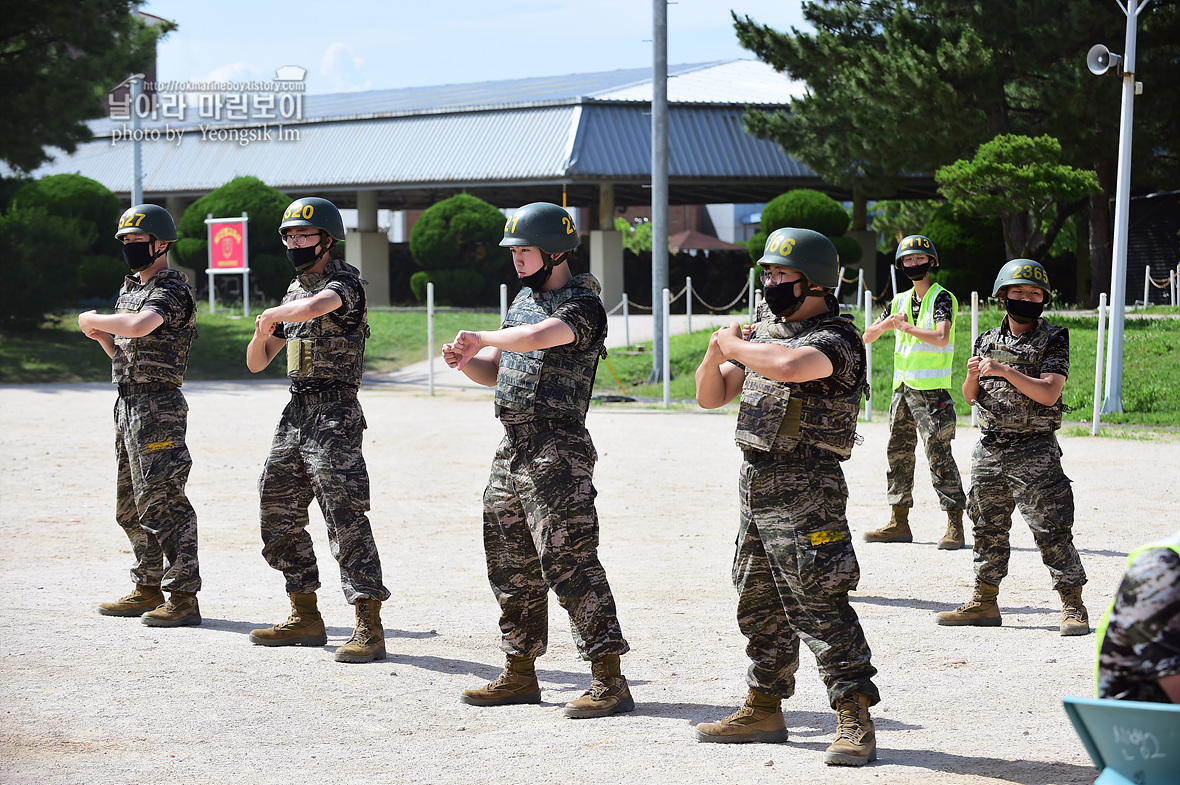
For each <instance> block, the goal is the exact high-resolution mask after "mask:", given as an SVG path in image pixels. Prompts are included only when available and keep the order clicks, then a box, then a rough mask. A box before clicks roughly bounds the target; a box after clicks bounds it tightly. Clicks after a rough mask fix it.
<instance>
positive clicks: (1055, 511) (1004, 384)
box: [936, 259, 1090, 635]
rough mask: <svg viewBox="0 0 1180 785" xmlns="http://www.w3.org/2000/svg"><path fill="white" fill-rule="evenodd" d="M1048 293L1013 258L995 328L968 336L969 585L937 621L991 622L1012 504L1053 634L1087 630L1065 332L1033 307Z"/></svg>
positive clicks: (1040, 270)
mask: <svg viewBox="0 0 1180 785" xmlns="http://www.w3.org/2000/svg"><path fill="white" fill-rule="evenodd" d="M1051 295H1052V291H1051V290H1050V288H1049V276H1048V274H1047V273H1046V272H1045V268H1044V267H1042V266H1041V265H1040V264H1039V263H1037V262H1034V261H1032V260H1030V259H1013V260H1012V261H1010V262H1008V263H1007V264H1005V265H1004V266H1003V267H1002V268H1001V269H1000V272H999V275H997V276H996V283H995V286H994V287H993V289H992V296H993V297H998V298H999V299H1000V300H1001V301H1002V302H1003V303H1004V307H1005V309H1006V310H1007V312H1008V313H1007V316H1005V317H1004V320H1003V322H1001V324H1000V326H999V327H997V328H995V329H994V330H988V331H987V332H985V333H984V334H983V335H981V336H979V338H977V339H976V341H975V347H974V350H973V352H972V356H971V359H970V360H968V361H967V378H966V380H965V381H964V382H963V397H964V399H966V400H967V401H968V402H971V403H976V404H978V406H979V410H978V411H979V427H980V430H981V431H982V435H981V436H980V439H979V444H977V445H976V446H975V450H974V451H973V452H972V454H971V489H970V490H969V491H968V492H967V514H968V515H969V516H971V520H972V523H973V526H972V530H971V531H972V535H973V537H974V539H975V592H974V595H973V597H972V599H971V600H970V601H968V602H967V603H965V604H964V605H961V606H960V607H958V608H956V609H955V610H953V611H943V612H942V613H939V614H937V616H936V619H937V622H938V623H939V624H942V625H945V626H959V625H970V626H975V627H998V626H1000V624H1001V617H1000V607H999V604H998V603H997V601H996V598H997V596H998V593H999V586H1000V581H1002V580H1003V579H1004V577H1005V576H1006V575H1007V574H1008V557H1009V553H1010V548H1009V544H1008V534H1009V532H1010V531H1011V528H1012V511H1013V510H1014V509H1016V508H1017V507H1019V508H1020V512H1021V514H1022V515H1023V516H1024V519H1025V521H1027V522H1028V525H1029V528H1031V529H1032V532H1033V539H1034V541H1035V542H1036V544H1037V548H1038V549H1039V550H1040V552H1041V560H1042V561H1043V562H1044V563H1045V566H1046V567H1048V568H1049V574H1050V575H1051V576H1052V578H1053V588H1054V589H1056V590H1057V592H1058V593H1059V594H1060V595H1061V604H1062V611H1061V628H1060V631H1061V634H1062V635H1085V634H1087V633H1089V632H1090V622H1089V616H1088V615H1087V613H1086V607H1085V605H1083V604H1082V586H1083V585H1084V584H1085V583H1086V571H1085V570H1084V569H1082V561H1081V559H1080V558H1079V557H1078V552H1077V549H1076V548H1074V545H1073V512H1074V503H1073V489H1072V488H1071V487H1070V480H1069V478H1068V477H1066V476H1065V473H1064V472H1063V471H1062V469H1061V447H1060V445H1059V444H1058V443H1057V437H1056V435H1055V433H1054V432H1055V431H1056V430H1057V429H1058V428H1060V427H1061V414H1062V411H1063V410H1064V405H1063V404H1062V401H1061V391H1062V389H1063V388H1064V387H1065V379H1066V377H1067V376H1069V331H1068V330H1066V329H1065V328H1062V327H1056V326H1054V325H1051V324H1049V323H1048V322H1046V321H1045V320H1044V319H1042V318H1041V312H1042V311H1043V310H1044V308H1045V305H1046V304H1047V303H1048V302H1049V299H1050V297H1051Z"/></svg>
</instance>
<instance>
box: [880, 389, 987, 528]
mask: <svg viewBox="0 0 1180 785" xmlns="http://www.w3.org/2000/svg"><path fill="white" fill-rule="evenodd" d="M955 427H956V421H955V407H954V405H953V404H952V403H951V396H950V393H948V392H947V391H946V390H914V389H912V388H910V387H907V386H906V385H904V384H903V385H901V386H900V387H898V388H897V389H896V390H894V391H893V399H892V401H891V402H890V404H889V444H888V446H887V447H886V458H887V460H888V462H889V468H888V470H887V472H886V475H885V477H886V480H887V482H888V484H889V490H888V492H887V494H886V499H887V500H888V502H889V504H891V505H896V506H899V507H913V506H914V495H913V493H914V467H915V463H916V459H915V457H914V454H915V452H916V450H917V447H918V434H921V435H922V443H923V444H924V445H925V447H926V461H927V463H929V464H930V480H931V483H932V484H933V485H934V492H935V493H937V494H938V502H939V506H940V507H941V508H942V509H944V510H961V509H963V508H964V507H966V506H967V497H966V494H964V493H963V480H962V478H961V477H960V476H959V467H958V465H957V464H956V463H955V458H954V455H953V454H952V453H951V440H952V439H954V438H955Z"/></svg>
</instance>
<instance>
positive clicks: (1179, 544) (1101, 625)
mask: <svg viewBox="0 0 1180 785" xmlns="http://www.w3.org/2000/svg"><path fill="white" fill-rule="evenodd" d="M1155 548H1169V549H1171V550H1172V551H1174V552H1175V553H1176V555H1177V556H1180V533H1176V534H1174V535H1172V536H1171V537H1169V538H1167V539H1165V540H1160V541H1159V542H1153V543H1150V544H1148V545H1143V546H1141V547H1139V548H1136V549H1135V550H1133V551H1131V553H1130V554H1129V555H1128V556H1127V567H1126V569H1128V570H1129V569H1131V565H1132V564H1134V563H1135V560H1136V559H1138V558H1139V557H1140V556H1142V555H1143V554H1144V553H1146V552H1147V551H1150V550H1153V549H1155ZM1116 599H1118V596H1117V593H1116V596H1115V598H1114V599H1112V600H1111V601H1110V607H1108V608H1107V609H1106V613H1104V614H1102V620H1101V621H1100V622H1098V628H1097V629H1095V630H1094V637H1095V638H1096V639H1097V640H1096V641H1095V646H1094V697H1098V667H1099V664H1100V661H1101V658H1102V642H1103V641H1104V640H1106V631H1107V629H1109V628H1110V617H1111V614H1113V613H1114V603H1115V600H1116Z"/></svg>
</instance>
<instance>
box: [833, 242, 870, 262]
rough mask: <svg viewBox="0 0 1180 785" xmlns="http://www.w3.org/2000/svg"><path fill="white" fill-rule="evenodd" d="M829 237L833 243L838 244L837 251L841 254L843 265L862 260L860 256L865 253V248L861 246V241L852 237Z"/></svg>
mask: <svg viewBox="0 0 1180 785" xmlns="http://www.w3.org/2000/svg"><path fill="white" fill-rule="evenodd" d="M829 239H830V240H831V241H832V245H834V246H836V253H837V254H839V255H840V266H841V267H847V266H849V265H853V264H856V263H857V262H859V261H860V257H861V256H863V255H864V249H863V248H861V247H860V243H858V242H857V241H856V240H854V239H853V238H851V237H832V238H829Z"/></svg>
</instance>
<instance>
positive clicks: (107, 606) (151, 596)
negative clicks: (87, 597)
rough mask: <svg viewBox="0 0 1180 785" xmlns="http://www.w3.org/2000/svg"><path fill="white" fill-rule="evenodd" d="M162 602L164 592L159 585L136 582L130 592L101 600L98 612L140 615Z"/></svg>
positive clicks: (105, 614) (113, 614) (117, 614)
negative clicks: (119, 596) (111, 599)
mask: <svg viewBox="0 0 1180 785" xmlns="http://www.w3.org/2000/svg"><path fill="white" fill-rule="evenodd" d="M163 604H164V593H163V592H162V591H160V587H159V586H146V585H144V584H137V585H136V587H135V588H134V589H132V590H131V593H130V594H128V595H127V596H126V597H121V598H119V599H118V600H115V601H114V602H101V603H99V604H98V612H99V613H101V614H102V615H103V616H142V615H143V614H144V611H154V610H155V609H156V608H159V607H160V606H161V605H163Z"/></svg>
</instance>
